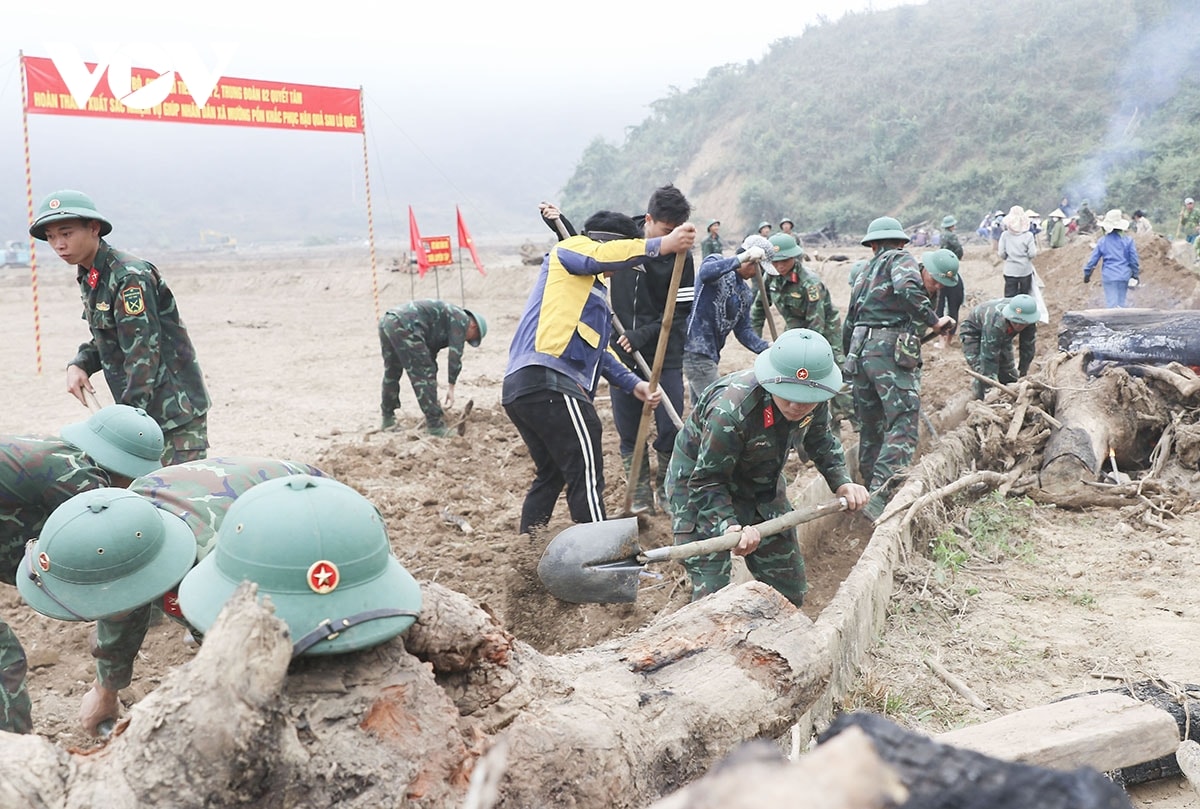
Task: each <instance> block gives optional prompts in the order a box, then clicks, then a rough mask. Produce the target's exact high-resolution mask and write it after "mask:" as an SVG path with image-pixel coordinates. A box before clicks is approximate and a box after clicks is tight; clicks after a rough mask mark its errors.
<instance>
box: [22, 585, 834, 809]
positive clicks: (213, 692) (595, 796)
mask: <svg viewBox="0 0 1200 809" xmlns="http://www.w3.org/2000/svg"><path fill="white" fill-rule="evenodd" d="M422 592H423V595H424V601H425V603H424V606H423V608H422V614H421V619H420V621H419V622H418V623H417V624H416V625H414V626H413V627H412V628H411V629H410V630H409V632H408V633H407V634H406V635H405V636H404V637H403V638H397V639H394V640H393V641H390V642H388V643H385V644H382V645H380V646H378V647H375V648H373V649H370V650H365V651H362V652H357V653H352V654H347V655H338V656H331V657H315V658H301V659H300V660H298V661H296V662H295V663H292V664H291V665H290V671H289V658H290V651H291V641H290V639H289V637H288V635H287V631H286V627H285V626H284V625H283V624H282V623H281V622H280V621H279V620H278V619H277V618H275V616H274V615H273V613H272V611H271V609H270V608H269V605H268V606H264V605H261V604H259V603H258V602H257V601H256V599H255V593H254V589H253V587H252V586H249V585H246V586H244V588H243V589H242V590H240V591H239V592H238V593H237V594H236V595H235V596H234V597H233V598H232V599H231V600H230V603H229V604H228V605H227V606H226V608H225V609H224V610H223V612H222V613H221V616H220V617H219V618H218V621H217V623H216V624H215V625H214V627H213V628H212V630H211V631H210V632H209V633H208V634H207V635H206V637H205V642H204V645H203V646H202V647H201V648H200V650H199V651H198V653H197V654H196V656H195V658H193V659H192V660H191V661H190V662H189V663H188V664H186V665H184V666H181V667H180V668H178V669H176V670H174V671H173V672H171V673H170V674H169V675H168V676H167V677H166V678H164V680H163V683H162V685H161V686H160V687H159V688H158V689H157V690H155V691H154V692H152V693H151V694H150V695H148V696H147V697H146V698H144V699H143V700H142V701H141V702H139V703H138V704H136V705H135V706H134V707H133V709H132V710H131V711H130V714H129V716H128V717H127V718H126V719H123V720H122V722H121V723H120V724H119V725H118V726H117V729H116V731H115V733H114V735H113V738H112V740H111V741H110V742H109V743H108V745H107V746H106V747H104V748H103V749H102V750H101V751H99V752H97V753H94V754H92V755H76V754H71V753H68V752H66V751H63V750H62V749H60V748H58V747H56V746H54V745H53V744H51V743H50V742H49V741H47V740H45V739H42V738H40V737H36V736H17V735H10V734H0V805H4V806H31V807H45V808H46V809H60V808H61V809H68V807H70V808H73V807H84V806H88V807H90V806H105V807H111V808H112V809H126V807H129V808H130V809H132V808H133V807H149V806H171V807H177V808H178V809H188V808H189V807H202V806H205V807H207V806H235V805H245V804H251V803H253V804H255V805H256V806H257V807H259V809H274V807H290V806H298V805H304V806H306V807H314V808H319V807H333V806H337V807H342V808H348V809H358V808H359V807H376V806H397V807H402V806H410V805H420V806H421V807H455V808H456V809H457V807H460V806H462V805H463V803H464V799H465V798H466V797H467V795H468V792H469V790H470V788H471V773H472V771H473V770H474V769H476V767H478V769H479V770H480V779H479V780H478V782H477V785H476V786H475V789H474V792H473V793H472V800H474V801H475V802H476V805H477V806H479V807H484V806H489V807H490V806H495V807H527V806H551V805H560V806H572V807H577V808H578V809H586V808H587V807H596V809H600V807H630V808H632V807H643V806H646V805H647V804H648V803H650V802H652V801H653V800H655V799H657V798H659V797H661V796H663V795H666V794H668V793H669V792H671V791H672V790H673V789H675V788H677V787H678V786H679V785H680V784H682V783H686V782H688V781H690V780H692V779H694V778H696V777H698V776H700V775H701V774H703V773H704V772H705V771H706V770H707V769H708V768H709V767H710V766H711V765H712V764H714V763H715V762H716V761H717V760H719V759H720V757H722V756H724V755H725V754H726V753H728V752H730V751H732V750H733V749H735V748H736V747H737V746H738V745H739V744H740V743H742V742H743V741H745V740H746V739H748V738H754V737H760V736H761V737H769V738H778V737H781V736H783V735H785V733H786V732H787V730H788V728H789V727H790V725H791V723H792V722H793V721H794V717H796V716H799V715H801V714H803V713H804V712H805V711H806V710H807V709H808V708H809V707H810V706H811V705H812V703H813V702H814V701H815V699H816V698H817V696H818V695H819V694H820V693H821V692H822V691H823V690H824V688H825V687H826V685H827V683H828V679H829V676H830V671H831V666H832V663H831V659H830V654H829V643H828V638H827V637H825V636H824V635H823V634H822V633H820V632H818V631H817V630H816V629H815V628H814V626H813V624H812V622H811V621H810V620H809V619H808V618H806V617H805V616H804V615H803V613H801V612H800V611H799V610H797V609H796V608H795V607H793V606H792V605H791V604H790V603H788V602H787V601H786V599H784V598H783V597H782V596H780V595H779V594H778V593H777V592H776V591H775V590H774V589H773V588H771V587H768V586H766V585H763V584H760V583H758V582H750V583H747V584H744V585H741V586H736V587H730V588H726V589H724V590H722V591H720V592H719V593H716V594H714V595H712V596H709V597H708V598H705V599H702V600H701V601H699V602H696V603H694V604H691V605H688V606H687V607H685V608H683V609H681V610H679V611H677V612H675V613H673V614H671V615H668V616H665V617H664V618H662V619H660V620H658V621H656V622H655V623H654V624H652V625H650V626H649V627H646V628H645V629H643V630H641V631H639V632H637V633H635V634H633V635H630V636H628V637H626V638H622V639H620V640H616V641H611V642H609V643H607V644H604V645H602V646H597V647H594V648H592V649H587V650H584V651H581V652H577V653H574V654H571V655H565V656H559V657H550V656H544V655H541V654H540V653H538V652H537V651H535V650H533V649H532V648H530V647H529V646H527V645H525V644H523V643H521V642H520V641H517V640H515V639H513V638H512V637H511V636H510V635H509V634H508V633H507V632H505V631H504V630H503V628H502V627H500V626H499V625H497V624H496V623H495V621H494V619H493V618H492V617H491V616H490V615H489V614H488V613H486V612H485V611H484V610H482V609H481V608H479V607H478V606H477V605H475V604H474V603H472V602H471V601H470V600H469V599H467V598H466V597H465V596H462V595H460V594H458V593H455V592H453V591H451V590H448V589H446V588H444V587H440V586H438V585H436V584H425V585H423V588H422ZM485 754H486V755H485ZM481 757H482V759H481Z"/></svg>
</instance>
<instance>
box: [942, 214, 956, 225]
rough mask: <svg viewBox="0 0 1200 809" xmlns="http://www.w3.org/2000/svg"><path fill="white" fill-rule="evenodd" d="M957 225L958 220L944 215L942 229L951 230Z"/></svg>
mask: <svg viewBox="0 0 1200 809" xmlns="http://www.w3.org/2000/svg"><path fill="white" fill-rule="evenodd" d="M957 224H958V220H957V219H955V218H954V217H953V216H952V215H950V214H946V215H945V216H943V217H942V227H944V228H952V227H954V226H955V225H957Z"/></svg>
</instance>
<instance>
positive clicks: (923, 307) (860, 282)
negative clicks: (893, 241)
mask: <svg viewBox="0 0 1200 809" xmlns="http://www.w3.org/2000/svg"><path fill="white" fill-rule="evenodd" d="M937 321H938V316H937V313H936V312H934V310H933V304H932V303H931V302H930V300H929V293H928V292H926V290H925V285H924V284H923V283H922V282H921V269H920V267H919V266H918V265H917V260H916V259H915V258H913V257H912V254H911V253H909V252H908V251H907V250H903V249H893V250H881V251H880V252H879V255H877V256H875V257H874V258H873V259H871V262H870V263H869V264H867V266H866V269H864V270H863V271H862V272H861V273H859V275H858V277H857V278H856V279H855V281H854V286H853V287H852V288H851V290H850V307H849V309H848V310H847V312H846V324H845V327H844V330H843V334H844V337H843V348H844V347H845V346H846V345H848V344H849V342H850V332H851V331H853V329H854V327H855V326H872V327H878V326H884V327H889V328H898V329H905V330H908V331H911V332H913V333H914V334H915V333H919V332H920V331H922V328H921V327H922V326H923V325H929V326H932V325H933V324H935V323H937Z"/></svg>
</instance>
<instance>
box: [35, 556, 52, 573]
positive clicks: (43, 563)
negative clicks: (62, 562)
mask: <svg viewBox="0 0 1200 809" xmlns="http://www.w3.org/2000/svg"><path fill="white" fill-rule="evenodd" d="M38 567H40V568H41V569H42V572H43V573H44V572H46V571H47V570H49V569H50V557H49V556H47V555H46V554H45V552H43V553H39V554H38Z"/></svg>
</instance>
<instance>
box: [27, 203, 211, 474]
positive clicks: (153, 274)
mask: <svg viewBox="0 0 1200 809" xmlns="http://www.w3.org/2000/svg"><path fill="white" fill-rule="evenodd" d="M111 231H112V224H111V223H110V222H109V221H108V220H107V219H105V218H104V217H103V216H101V215H100V214H99V213H98V212H97V211H96V206H95V204H94V203H93V202H92V200H91V198H90V197H88V196H87V195H86V194H83V193H80V192H79V191H67V190H64V191H56V192H54V193H53V194H51V195H49V196H48V197H46V198H45V199H44V200H42V203H41V205H40V206H39V208H38V213H37V217H36V218H35V219H34V221H33V224H32V225H30V227H29V233H30V235H32V236H33V237H34V238H37V239H41V240H42V241H45V242H47V243H49V245H50V246H51V247H52V248H53V249H54V252H55V253H57V254H58V257H59V258H61V259H62V260H63V261H65V262H67V263H68V264H74V265H75V266H76V271H77V275H76V280H77V281H78V283H79V294H80V297H81V298H82V299H83V319H84V320H86V321H87V323H88V328H89V329H90V330H91V333H92V339H91V340H90V341H88V342H86V343H84V344H83V345H81V346H80V347H79V353H78V354H76V355H75V358H74V359H72V360H71V362H70V364H68V365H67V390H68V391H69V392H70V393H71V394H72V395H74V396H75V398H77V399H79V401H81V402H83V403H84V404H87V402H86V400H85V398H84V390H85V389H86V390H88V391H92V392H94V389H93V388H92V383H91V381H90V377H91V376H92V374H94V373H96V372H97V371H101V370H103V371H104V378H105V380H106V381H107V382H108V388H109V390H110V391H112V395H113V399H114V400H115V401H116V402H117V403H119V404H127V405H130V406H132V407H140V408H141V409H143V410H145V411H146V412H147V413H149V414H150V417H151V418H152V419H154V421H155V422H156V423H157V424H158V426H159V427H161V428H162V431H163V438H164V442H165V446H166V450H165V452H164V453H163V463H164V464H170V463H183V462H184V461H191V460H196V459H198V458H203V457H204V455H205V453H206V450H207V449H208V416H207V413H208V409H209V399H208V390H207V389H206V388H205V387H204V377H203V375H202V374H201V373H200V363H199V362H197V361H196V350H195V349H194V348H193V347H192V341H191V339H190V338H189V337H188V333H187V329H186V328H184V325H183V321H182V320H181V319H180V317H179V309H178V307H177V306H176V305H175V296H174V295H173V294H172V293H171V290H170V288H169V287H168V286H167V282H166V281H164V280H163V279H162V277H161V276H160V275H159V274H158V269H157V268H156V267H155V266H154V265H153V264H151V263H150V262H148V261H143V260H141V259H139V258H137V257H136V256H132V255H130V254H129V253H125V252H123V251H121V250H117V249H115V248H113V247H111V246H110V245H109V244H108V242H106V241H105V240H104V237H105V236H107V235H108V234H109V233H110V232H111Z"/></svg>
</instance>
